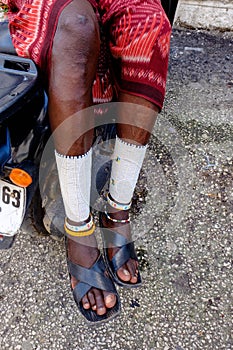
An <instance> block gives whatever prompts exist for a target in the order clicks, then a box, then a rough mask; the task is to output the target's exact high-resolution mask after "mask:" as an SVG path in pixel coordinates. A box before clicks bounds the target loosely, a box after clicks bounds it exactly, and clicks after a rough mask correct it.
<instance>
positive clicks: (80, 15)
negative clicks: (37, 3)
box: [57, 1, 100, 53]
mask: <svg viewBox="0 0 233 350" xmlns="http://www.w3.org/2000/svg"><path fill="white" fill-rule="evenodd" d="M84 4H85V1H84ZM88 5H89V6H88ZM88 5H87V4H85V5H83V3H82V4H81V5H80V2H79V1H77V2H76V1H73V2H71V3H70V4H69V5H68V6H67V7H66V8H65V9H64V10H63V12H62V14H61V16H60V18H59V22H58V27H57V33H58V36H59V38H60V39H61V42H62V43H63V45H65V46H68V45H71V46H70V49H72V45H73V46H75V49H76V50H77V49H78V50H79V51H80V53H81V52H83V53H85V52H88V51H89V49H90V50H92V51H93V48H94V49H95V50H96V49H97V48H98V47H99V41H100V40H99V26H98V22H97V19H96V16H95V13H94V11H93V9H92V7H91V6H90V4H89V3H88ZM69 51H70V50H69Z"/></svg>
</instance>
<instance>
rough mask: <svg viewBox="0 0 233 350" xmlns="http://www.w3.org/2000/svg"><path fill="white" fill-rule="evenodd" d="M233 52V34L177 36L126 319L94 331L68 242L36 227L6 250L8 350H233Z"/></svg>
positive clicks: (3, 342)
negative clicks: (84, 314)
mask: <svg viewBox="0 0 233 350" xmlns="http://www.w3.org/2000/svg"><path fill="white" fill-rule="evenodd" d="M232 49H233V37H232V35H231V34H230V33H228V34H226V33H225V34H224V33H217V32H216V33H213V32H202V31H190V30H185V29H179V28H175V29H174V32H173V37H172V44H171V59H170V68H169V80H168V86H167V99H166V104H165V108H164V111H163V112H162V113H161V114H160V116H159V118H158V122H157V124H156V126H155V129H154V132H153V136H152V139H151V143H150V147H149V151H148V154H147V160H146V162H145V164H144V168H143V171H142V174H141V177H140V181H139V184H138V186H137V189H136V194H135V200H134V206H133V213H132V215H133V218H134V226H135V232H136V234H138V235H139V236H138V239H137V241H136V245H137V249H138V255H139V258H140V264H141V270H142V277H143V280H144V283H143V286H142V287H141V288H140V289H136V290H122V289H119V293H120V295H121V300H122V313H121V315H120V316H119V317H118V318H117V319H115V320H113V321H111V322H109V323H108V324H105V325H104V326H99V327H88V326H87V325H86V324H85V323H84V321H83V319H82V318H81V317H80V315H79V313H78V312H77V309H76V306H75V303H74V301H73V299H72V295H71V292H70V287H69V278H68V274H67V269H66V257H65V251H64V244H63V241H54V240H52V239H51V238H50V237H41V236H38V234H37V233H36V232H35V230H34V229H33V228H32V226H31V223H30V220H29V219H28V220H27V221H26V222H25V224H24V228H23V231H22V233H21V234H19V235H18V237H17V239H16V242H15V244H14V247H13V248H12V249H11V250H9V251H4V252H2V251H1V252H0V254H1V261H0V276H1V284H0V300H1V304H0V310H1V321H0V348H1V349H2V350H31V349H37V350H40V349H41V350H52V349H56V350H59V349H69V350H73V349H75V350H79V349H80V350H81V349H83V350H85V349H90V350H107V349H121V350H136V349H141V350H155V349H158V350H195V349H197V350H212V349H213V350H230V349H233V338H232V329H233V327H232V302H233V298H232V297H233V296H232V280H233V279H232V277H233V276H232V261H233V260H232V226H233V211H232V209H233V192H232V188H233V186H232V185H233V157H232V145H233V143H232V142H233V76H232V72H233V61H232V57H231V56H232ZM136 200H137V203H136ZM140 227H144V229H143V230H140V231H139V228H140ZM142 231H143V232H142Z"/></svg>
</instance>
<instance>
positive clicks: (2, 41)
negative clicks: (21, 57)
mask: <svg viewBox="0 0 233 350" xmlns="http://www.w3.org/2000/svg"><path fill="white" fill-rule="evenodd" d="M0 52H1V53H7V54H9V55H17V53H16V51H15V48H14V46H13V44H12V40H11V36H10V31H9V27H8V21H3V22H0Z"/></svg>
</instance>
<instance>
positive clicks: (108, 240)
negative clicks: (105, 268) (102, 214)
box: [102, 227, 138, 271]
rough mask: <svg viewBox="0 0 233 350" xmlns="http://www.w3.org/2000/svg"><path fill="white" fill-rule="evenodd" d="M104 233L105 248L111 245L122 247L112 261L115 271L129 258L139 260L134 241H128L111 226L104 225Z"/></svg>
mask: <svg viewBox="0 0 233 350" xmlns="http://www.w3.org/2000/svg"><path fill="white" fill-rule="evenodd" d="M102 234H103V237H104V249H108V247H109V245H111V246H113V247H118V248H120V249H119V250H118V252H117V253H116V254H115V255H114V256H113V258H112V260H111V262H110V263H111V265H112V267H113V269H114V271H116V270H118V269H119V268H120V267H121V266H122V265H124V264H125V263H126V262H127V261H128V260H129V259H134V260H138V258H137V255H136V253H135V249H134V242H130V241H128V240H127V238H125V237H124V236H122V235H121V234H120V233H118V232H116V231H113V230H111V229H109V228H104V227H102Z"/></svg>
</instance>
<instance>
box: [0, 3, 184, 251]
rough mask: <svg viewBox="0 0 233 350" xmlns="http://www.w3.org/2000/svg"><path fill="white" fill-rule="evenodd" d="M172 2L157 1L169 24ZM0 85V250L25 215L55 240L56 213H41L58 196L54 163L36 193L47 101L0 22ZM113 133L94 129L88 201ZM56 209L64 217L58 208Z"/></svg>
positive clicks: (101, 181) (106, 165)
mask: <svg viewBox="0 0 233 350" xmlns="http://www.w3.org/2000/svg"><path fill="white" fill-rule="evenodd" d="M177 3H178V0H175V1H172V2H171V0H169V1H167V0H162V5H163V6H164V9H165V11H166V13H167V15H168V18H169V20H170V22H171V24H172V23H173V20H174V15H175V10H176V7H177ZM0 82H1V85H0V222H1V226H0V249H9V248H10V247H11V246H12V244H13V242H14V239H15V237H16V235H17V233H18V232H19V231H20V228H21V226H22V223H23V221H24V219H25V215H26V213H28V211H29V210H30V214H31V216H32V223H33V224H34V226H35V228H36V229H37V231H39V232H40V233H42V234H52V235H54V237H56V238H61V237H62V235H63V233H62V231H61V230H60V229H58V228H59V226H60V225H59V224H56V222H55V221H56V220H57V216H56V213H53V215H52V218H51V215H50V216H48V215H47V213H46V208H45V207H46V205H47V206H49V202H51V203H53V202H54V201H57V198H58V197H57V193H60V190H59V184H58V181H57V173H56V167H55V162H53V163H52V166H51V167H50V169H49V173H47V174H46V176H45V178H44V180H45V181H44V193H41V191H40V190H41V189H40V188H39V169H40V162H41V157H42V154H43V150H44V147H45V145H46V143H47V141H48V139H49V137H50V135H51V133H50V128H49V122H48V116H47V104H48V99H47V96H46V93H45V91H44V89H43V87H42V85H41V83H40V78H39V74H38V71H37V67H36V65H35V64H34V63H33V61H32V60H30V59H26V58H22V57H18V56H17V54H16V52H15V49H14V47H13V45H12V42H11V38H10V34H9V30H8V23H7V21H3V22H0ZM115 133H116V130H115V125H114V123H113V124H109V125H107V126H104V127H98V128H96V131H95V134H96V135H95V136H96V142H95V144H96V145H97V147H96V148H95V153H96V155H97V157H96V158H97V162H96V163H94V164H93V172H94V177H93V178H94V179H95V180H94V181H95V184H94V186H93V187H94V188H95V189H96V191H93V196H94V197H95V198H92V201H95V199H96V196H97V195H98V194H99V193H101V191H102V189H103V188H104V185H105V184H106V183H107V180H108V178H109V174H110V170H111V161H110V160H109V159H110V153H111V147H106V142H104V143H103V142H102V141H106V140H112V139H114V137H115ZM97 163H98V165H97ZM45 187H46V189H45ZM48 188H49V191H48ZM48 193H49V196H48ZM59 199H61V196H59ZM58 202H59V201H58ZM60 206H61V208H60V209H61V211H62V212H64V208H63V206H62V203H61V204H60Z"/></svg>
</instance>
